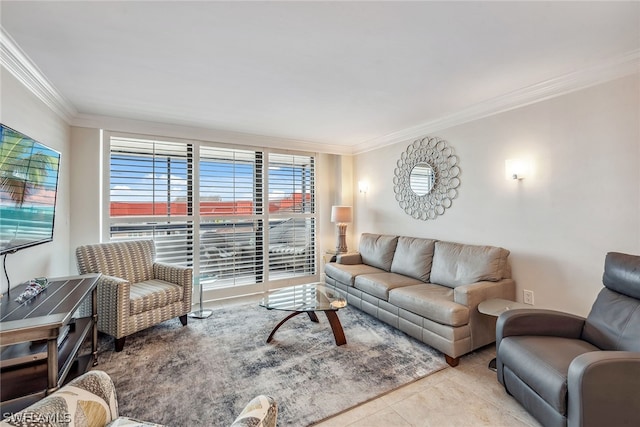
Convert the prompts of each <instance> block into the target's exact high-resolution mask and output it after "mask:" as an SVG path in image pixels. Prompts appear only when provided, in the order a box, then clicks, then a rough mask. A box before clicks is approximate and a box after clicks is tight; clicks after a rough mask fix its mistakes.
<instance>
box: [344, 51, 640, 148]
mask: <svg viewBox="0 0 640 427" xmlns="http://www.w3.org/2000/svg"><path fill="white" fill-rule="evenodd" d="M631 74H640V50H634V51H631V52H627V53H625V54H622V55H619V56H616V57H613V58H610V59H609V60H607V61H604V62H602V63H600V64H598V65H596V66H592V67H589V68H585V69H582V70H578V71H575V72H572V73H569V74H565V75H564V76H560V77H556V78H553V79H549V80H546V81H544V82H540V83H537V84H534V85H531V86H528V87H525V88H522V89H518V90H515V91H513V92H510V93H507V94H505V95H501V96H498V97H495V98H492V99H489V100H487V101H484V102H481V103H478V104H475V105H473V106H471V107H468V108H465V109H462V110H460V111H458V112H456V113H453V114H449V115H446V116H443V117H440V118H437V119H435V120H430V121H428V122H425V123H422V124H420V125H417V126H412V127H409V128H406V129H402V130H399V131H397V132H393V133H390V134H388V135H385V136H381V137H378V138H373V139H370V140H367V141H364V142H361V143H358V144H355V145H353V146H352V149H353V154H361V153H365V152H367V151H372V150H375V149H378V148H382V147H385V146H388V145H392V144H396V143H399V142H404V141H408V140H412V139H415V138H421V137H423V136H425V135H427V134H430V133H433V132H437V131H440V130H443V129H448V128H451V127H453V126H457V125H461V124H463V123H467V122H470V121H473V120H478V119H481V118H484V117H488V116H492V115H495V114H499V113H503V112H505V111H509V110H513V109H516V108H520V107H524V106H527V105H530V104H534V103H536V102H540V101H544V100H547V99H550V98H555V97H557V96H561V95H565V94H567V93H570V92H575V91H577V90H581V89H586V88H587V87H590V86H595V85H598V84H601V83H605V82H608V81H611V80H615V79H617V78H621V77H624V76H628V75H631Z"/></svg>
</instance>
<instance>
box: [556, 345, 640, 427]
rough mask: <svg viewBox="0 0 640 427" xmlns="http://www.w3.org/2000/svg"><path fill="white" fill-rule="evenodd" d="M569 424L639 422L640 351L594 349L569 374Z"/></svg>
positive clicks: (588, 425)
mask: <svg viewBox="0 0 640 427" xmlns="http://www.w3.org/2000/svg"><path fill="white" fill-rule="evenodd" d="M567 386H568V395H569V402H568V405H569V406H568V415H569V416H568V419H569V425H570V426H573V425H575V426H578V425H580V426H584V427H595V426H602V425H630V426H631V425H640V411H638V408H640V352H630V351H594V352H590V353H586V354H582V355H580V356H578V357H576V358H575V359H574V360H573V362H571V365H569V372H568V376H567Z"/></svg>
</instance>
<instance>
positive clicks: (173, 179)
mask: <svg viewBox="0 0 640 427" xmlns="http://www.w3.org/2000/svg"><path fill="white" fill-rule="evenodd" d="M111 163H112V166H111V183H110V189H111V201H112V202H115V201H125V202H136V201H138V202H143V201H156V202H162V201H165V202H166V201H167V195H168V194H169V195H170V198H171V200H172V201H179V200H185V198H186V197H187V188H188V177H187V161H186V160H185V159H180V158H176V157H171V158H170V161H168V160H167V157H156V158H155V159H154V158H152V157H151V156H150V157H147V158H145V159H144V160H142V159H141V157H140V156H127V155H123V154H112V156H111ZM253 175H254V165H253V163H249V162H248V163H242V162H234V163H230V162H225V161H215V160H205V159H201V160H200V180H201V185H200V199H201V200H206V199H214V198H217V199H218V200H220V201H233V200H253V198H254V193H253V192H254V178H253ZM309 175H310V174H309V172H308V171H306V168H304V167H292V166H290V165H282V166H273V165H272V166H270V167H269V200H272V201H273V200H278V199H282V198H286V197H290V196H291V195H292V194H293V193H298V194H299V193H301V192H302V191H303V185H304V186H305V187H306V188H305V189H304V191H305V192H308V191H309ZM167 190H168V191H167Z"/></svg>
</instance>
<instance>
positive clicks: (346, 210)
mask: <svg viewBox="0 0 640 427" xmlns="http://www.w3.org/2000/svg"><path fill="white" fill-rule="evenodd" d="M351 221H353V208H352V207H351V206H331V222H335V223H336V226H337V227H338V242H337V244H336V253H345V252H347V240H346V237H345V235H346V234H347V223H348V222H351Z"/></svg>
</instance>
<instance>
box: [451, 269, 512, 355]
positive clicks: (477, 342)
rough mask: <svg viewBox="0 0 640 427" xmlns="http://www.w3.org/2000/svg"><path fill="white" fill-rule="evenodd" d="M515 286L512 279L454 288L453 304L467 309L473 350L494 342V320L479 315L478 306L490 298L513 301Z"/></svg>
mask: <svg viewBox="0 0 640 427" xmlns="http://www.w3.org/2000/svg"><path fill="white" fill-rule="evenodd" d="M515 286H516V285H515V283H514V281H513V280H512V279H502V280H499V281H497V282H490V281H481V282H475V283H469V284H467V285H459V286H456V287H455V288H454V290H453V300H454V302H456V303H458V304H462V305H464V306H466V307H467V308H468V309H469V328H470V333H471V343H472V344H471V345H472V346H473V348H478V347H481V346H483V345H487V344H490V343H492V342H494V341H495V340H496V318H495V317H492V316H487V315H485V314H482V313H480V312H479V311H478V305H479V304H480V303H481V302H482V301H484V300H487V299H491V298H504V299H509V300H510V299H514V297H515Z"/></svg>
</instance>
